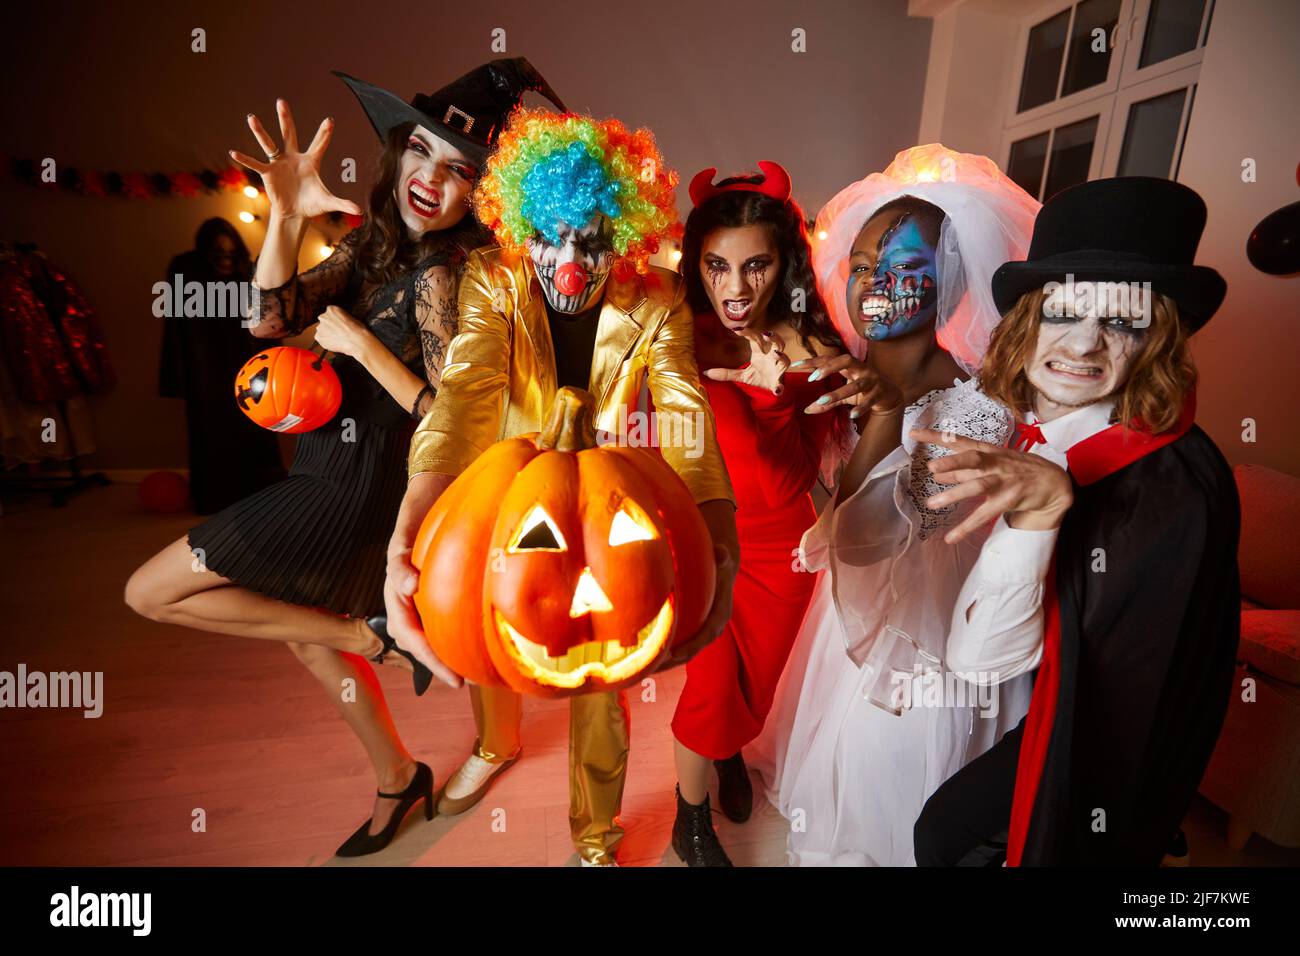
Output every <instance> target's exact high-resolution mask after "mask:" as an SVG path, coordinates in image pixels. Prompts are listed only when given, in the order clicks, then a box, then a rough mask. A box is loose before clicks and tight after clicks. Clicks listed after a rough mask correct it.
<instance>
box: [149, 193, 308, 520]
mask: <svg viewBox="0 0 1300 956" xmlns="http://www.w3.org/2000/svg"><path fill="white" fill-rule="evenodd" d="M177 275H179V276H181V277H182V278H181V279H180V280H179V281H180V282H181V283H182V284H183V283H187V282H203V283H207V282H223V283H224V282H248V281H249V280H251V279H252V277H253V266H252V263H251V262H250V261H249V256H248V248H247V247H246V246H245V245H244V240H243V239H241V238H240V237H239V233H238V232H237V231H236V230H235V227H234V226H232V225H231V224H230V223H229V222H227V221H226V220H224V219H221V218H219V217H214V218H212V219H209V220H207V221H206V222H204V223H203V225H201V226H199V231H198V232H197V233H196V234H195V236H194V248H193V249H191V250H190V251H189V252H182V253H181V254H180V255H178V256H176V257H175V258H174V259H172V261H171V263H170V264H169V265H168V266H167V282H168V284H169V285H170V284H172V283H174V282H176V281H178V280H177V279H176V278H175V277H176V276H177ZM230 301H237V300H233V299H232V300H230ZM176 311H179V309H177V310H176ZM264 348H266V343H264V342H259V341H258V340H257V339H255V338H254V337H253V335H252V334H251V333H250V332H249V331H248V329H246V328H244V327H243V324H242V323H241V321H240V319H239V317H238V316H235V317H231V318H223V317H221V316H217V315H212V316H209V315H201V316H188V317H186V316H175V317H169V318H166V319H164V320H163V342H162V363H161V368H160V370H159V375H158V393H159V394H160V395H162V396H163V397H164V398H183V399H185V425H186V432H187V435H188V440H189V468H190V497H191V499H192V501H193V505H194V510H195V512H197V513H198V514H201V515H207V514H212V513H213V512H216V511H220V510H221V509H222V508H224V507H226V506H227V505H230V504H233V503H234V502H236V501H239V500H240V499H242V498H247V497H248V496H249V495H251V494H253V493H254V492H256V491H261V490H262V489H263V488H265V487H266V486H267V485H269V484H272V483H273V482H276V481H279V480H280V479H282V478H283V477H284V474H285V472H284V465H283V464H282V463H281V461H280V448H279V444H278V439H277V438H276V436H275V434H274V433H272V432H269V431H267V430H266V429H264V428H259V427H258V426H257V425H255V424H253V423H252V422H251V421H249V419H248V417H247V416H246V415H244V414H243V412H241V411H240V410H239V408H238V406H236V404H235V399H234V392H233V387H234V386H233V383H234V381H235V373H236V372H238V371H239V369H240V367H241V366H242V365H243V364H244V363H245V362H247V361H248V360H249V358H251V357H252V356H253V355H254V354H255V353H256V352H257V351H258V350H259V349H264Z"/></svg>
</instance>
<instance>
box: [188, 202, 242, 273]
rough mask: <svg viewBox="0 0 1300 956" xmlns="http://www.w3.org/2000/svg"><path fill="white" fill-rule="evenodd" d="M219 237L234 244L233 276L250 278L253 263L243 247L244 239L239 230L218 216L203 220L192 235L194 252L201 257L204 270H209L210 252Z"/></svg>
mask: <svg viewBox="0 0 1300 956" xmlns="http://www.w3.org/2000/svg"><path fill="white" fill-rule="evenodd" d="M221 236H225V237H226V238H227V239H229V240H230V241H231V242H232V243H234V246H235V264H234V268H233V273H234V275H236V276H241V277H245V278H246V277H248V276H251V275H252V274H253V262H252V259H251V258H250V257H249V255H248V246H246V245H244V239H243V237H242V236H240V234H239V230H238V229H236V228H235V227H234V226H232V225H231V224H230V223H229V222H228V221H227V220H225V219H222V218H221V217H220V216H213V217H212V218H211V219H205V220H203V224H202V225H200V226H199V228H198V231H197V232H195V233H194V251H195V252H197V253H198V254H199V255H201V256H202V257H203V263H204V266H205V268H210V266H209V263H210V262H211V258H212V250H213V248H214V247H215V246H216V244H217V239H218V238H220V237H221Z"/></svg>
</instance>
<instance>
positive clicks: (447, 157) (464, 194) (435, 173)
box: [393, 126, 478, 238]
mask: <svg viewBox="0 0 1300 956" xmlns="http://www.w3.org/2000/svg"><path fill="white" fill-rule="evenodd" d="M477 175H478V168H477V167H476V166H475V165H474V163H472V162H471V161H470V160H468V159H466V158H465V155H464V154H463V153H462V152H461V151H460V150H458V149H457V148H456V147H454V146H452V145H451V144H450V143H448V142H447V141H446V140H444V139H440V138H439V137H438V136H436V135H435V134H433V133H431V132H429V130H427V129H425V128H424V127H423V126H416V127H415V128H414V129H413V130H411V132H410V133H409V134H407V138H406V149H405V150H404V151H403V153H402V159H401V165H400V168H399V170H398V176H397V185H396V186H395V187H394V189H393V194H394V198H395V199H396V200H397V209H398V211H399V212H400V214H401V216H402V222H404V223H405V224H406V228H407V231H408V232H409V233H410V235H411V237H412V238H418V237H419V236H421V235H423V234H424V233H426V232H434V231H436V230H439V229H450V228H451V227H452V226H454V225H456V223H458V222H460V221H461V220H462V219H463V218H465V214H466V213H467V212H469V195H470V191H471V190H472V189H473V188H474V180H475V178H476V177H477Z"/></svg>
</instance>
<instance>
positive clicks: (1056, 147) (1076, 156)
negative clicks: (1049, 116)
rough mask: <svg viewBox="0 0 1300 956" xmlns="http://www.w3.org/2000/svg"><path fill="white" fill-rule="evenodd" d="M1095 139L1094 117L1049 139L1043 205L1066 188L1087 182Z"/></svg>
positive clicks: (1071, 126) (1074, 124)
mask: <svg viewBox="0 0 1300 956" xmlns="http://www.w3.org/2000/svg"><path fill="white" fill-rule="evenodd" d="M1096 139H1097V117H1095V116H1091V117H1089V118H1088V119H1086V120H1080V121H1079V122H1077V123H1071V124H1070V125H1069V126H1062V127H1061V128H1060V129H1058V130H1057V131H1056V135H1055V136H1053V137H1052V158H1051V160H1050V161H1049V162H1048V164H1047V184H1046V185H1045V186H1044V187H1043V202H1047V200H1048V199H1050V198H1051V197H1053V196H1055V195H1056V194H1057V193H1059V192H1060V191H1061V190H1062V189H1064V188H1065V187H1066V186H1075V185H1077V184H1079V183H1082V182H1086V181H1087V179H1088V166H1089V165H1090V164H1091V163H1092V144H1093V143H1094V142H1095V141H1096Z"/></svg>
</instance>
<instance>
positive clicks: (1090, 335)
mask: <svg viewBox="0 0 1300 956" xmlns="http://www.w3.org/2000/svg"><path fill="white" fill-rule="evenodd" d="M1135 321H1139V320H1134V319H1131V318H1126V317H1123V316H1117V315H1110V314H1108V313H1105V312H1103V313H1102V314H1095V313H1093V314H1078V313H1076V311H1075V308H1074V304H1073V303H1072V302H1070V301H1069V300H1068V298H1066V297H1065V296H1064V294H1063V290H1057V292H1055V293H1053V294H1052V295H1049V297H1048V298H1047V299H1045V300H1044V302H1043V317H1042V318H1041V319H1040V320H1039V323H1038V342H1037V344H1036V346H1035V348H1034V355H1033V358H1032V359H1030V361H1029V363H1028V364H1027V365H1026V367H1025V376H1026V377H1027V378H1028V379H1029V384H1031V385H1032V386H1033V387H1034V389H1035V390H1036V392H1037V394H1036V396H1035V399H1034V411H1035V412H1036V413H1037V415H1038V417H1039V418H1040V419H1042V420H1043V421H1050V420H1051V419H1053V418H1058V417H1060V416H1061V415H1064V414H1066V413H1067V412H1069V411H1070V410H1071V409H1074V408H1082V407H1083V406H1085V405H1091V404H1093V403H1094V402H1099V401H1101V400H1102V399H1105V398H1107V397H1108V396H1110V395H1113V394H1115V393H1116V392H1118V391H1119V390H1120V389H1122V388H1123V387H1124V386H1125V384H1127V382H1128V377H1129V371H1130V369H1131V368H1132V366H1133V360H1134V359H1135V358H1136V357H1137V356H1138V354H1139V353H1140V352H1141V351H1142V347H1143V345H1144V343H1145V342H1146V335H1147V329H1146V328H1135V327H1134V322H1135Z"/></svg>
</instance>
